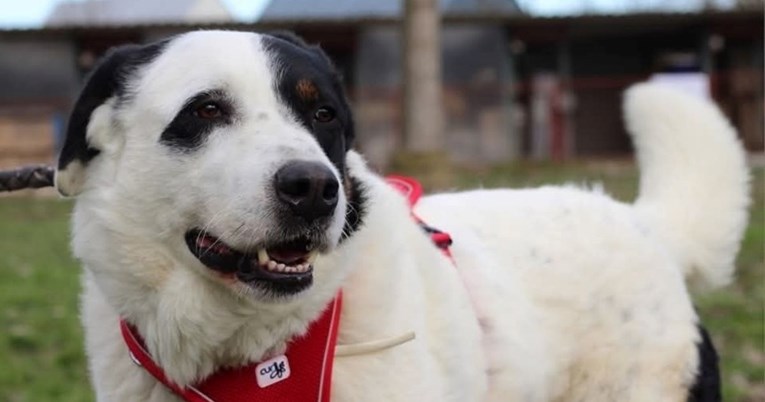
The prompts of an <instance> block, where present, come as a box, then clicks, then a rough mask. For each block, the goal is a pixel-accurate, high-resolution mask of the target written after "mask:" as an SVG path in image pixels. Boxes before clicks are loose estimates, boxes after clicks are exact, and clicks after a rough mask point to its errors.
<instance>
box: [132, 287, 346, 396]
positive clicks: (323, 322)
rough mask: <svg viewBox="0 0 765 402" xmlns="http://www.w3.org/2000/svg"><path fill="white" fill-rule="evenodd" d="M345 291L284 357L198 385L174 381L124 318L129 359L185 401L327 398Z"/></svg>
mask: <svg viewBox="0 0 765 402" xmlns="http://www.w3.org/2000/svg"><path fill="white" fill-rule="evenodd" d="M341 307H342V294H341V293H338V295H337V297H335V299H334V300H333V301H332V302H331V303H330V304H329V305H328V306H327V308H326V309H325V310H324V312H323V313H322V315H321V316H320V317H319V319H318V320H316V321H314V322H313V323H312V324H311V325H310V326H309V329H308V332H307V333H306V334H305V335H304V336H302V337H298V338H295V339H293V340H292V341H290V343H289V344H288V346H287V352H286V353H285V354H284V355H281V356H276V357H274V358H271V359H268V360H265V361H263V362H257V363H252V364H249V365H246V366H243V367H240V368H229V369H222V370H219V371H217V372H215V373H213V374H212V375H211V376H210V377H208V378H206V379H205V380H204V381H201V382H199V383H197V384H194V385H190V386H187V387H180V386H178V385H177V384H175V383H173V382H171V381H170V380H169V379H168V378H167V376H166V375H165V373H164V371H163V370H162V368H161V367H159V365H157V364H156V363H155V362H154V360H153V359H152V358H151V355H149V352H148V351H147V350H146V348H145V345H144V341H143V339H142V338H141V336H140V335H139V334H138V331H137V330H136V328H135V327H134V326H132V325H130V324H129V323H127V322H126V321H125V320H121V321H120V329H121V331H122V337H123V339H124V340H125V344H126V345H127V347H128V349H129V351H130V357H131V359H133V362H135V363H136V364H137V365H139V366H141V367H142V368H144V369H145V370H146V371H147V372H148V373H149V374H151V375H152V376H153V377H154V378H155V379H157V381H159V382H160V383H162V384H163V385H164V386H166V387H167V388H168V389H169V390H170V391H172V392H173V393H174V394H176V395H177V396H179V397H180V398H182V399H183V400H184V401H187V402H258V401H268V402H303V401H305V402H309V401H310V402H329V396H330V388H331V383H332V365H333V362H334V353H335V345H336V342H337V330H338V324H339V320H340V310H341Z"/></svg>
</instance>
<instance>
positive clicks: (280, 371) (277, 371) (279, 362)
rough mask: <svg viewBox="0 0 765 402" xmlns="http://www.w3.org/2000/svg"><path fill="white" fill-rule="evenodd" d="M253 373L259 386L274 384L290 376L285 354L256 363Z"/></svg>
mask: <svg viewBox="0 0 765 402" xmlns="http://www.w3.org/2000/svg"><path fill="white" fill-rule="evenodd" d="M255 375H256V376H257V379H258V386H259V387H260V388H265V387H268V386H269V385H274V384H276V383H277V382H280V381H284V380H286V379H288V378H290V362H289V361H288V360H287V356H285V355H281V356H276V357H274V358H272V359H268V360H266V361H264V362H263V363H260V364H258V366H257V367H255Z"/></svg>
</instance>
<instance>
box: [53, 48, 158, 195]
mask: <svg viewBox="0 0 765 402" xmlns="http://www.w3.org/2000/svg"><path fill="white" fill-rule="evenodd" d="M166 42H167V41H163V42H157V43H153V44H150V45H143V46H141V45H125V46H120V47H117V48H114V49H112V50H110V51H109V52H108V53H107V54H106V55H105V56H104V58H103V59H102V60H101V62H100V63H99V64H98V65H97V66H96V67H95V68H94V69H93V72H92V73H91V74H90V76H89V77H88V79H87V82H86V83H85V88H83V90H82V92H81V93H80V96H79V97H78V98H77V101H76V102H75V104H74V108H73V109H72V113H71V114H70V116H69V123H68V125H67V128H66V140H65V141H64V145H63V147H62V148H61V153H60V154H59V158H58V165H57V168H56V175H55V186H56V189H57V190H58V192H59V193H60V194H61V195H63V196H74V195H77V194H79V193H80V192H81V191H82V186H83V184H84V182H85V173H86V170H87V169H86V168H87V166H88V163H89V162H90V161H91V160H92V159H93V158H95V157H96V156H97V155H98V154H99V153H100V152H101V150H100V149H99V148H98V145H97V144H94V143H93V141H92V139H91V138H89V136H88V127H89V124H90V122H91V118H92V117H93V112H94V111H95V110H96V109H98V108H99V107H100V106H102V105H105V104H106V103H107V101H109V100H110V99H112V98H115V97H119V96H121V95H122V94H123V92H124V90H125V82H126V80H127V79H129V76H130V73H131V72H132V71H134V70H135V69H136V68H137V67H139V66H141V65H143V64H145V63H147V62H149V61H151V60H152V59H153V58H154V57H156V55H157V54H159V53H160V51H161V49H162V48H163V47H164V44H165V43H166Z"/></svg>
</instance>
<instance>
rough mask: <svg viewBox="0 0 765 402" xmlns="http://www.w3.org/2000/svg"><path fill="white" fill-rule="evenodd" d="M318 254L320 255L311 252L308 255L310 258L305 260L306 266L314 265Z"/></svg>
mask: <svg viewBox="0 0 765 402" xmlns="http://www.w3.org/2000/svg"><path fill="white" fill-rule="evenodd" d="M318 254H319V253H317V252H316V251H311V252H310V253H308V256H307V257H306V259H305V261H306V265H313V262H314V261H316V256H317V255H318Z"/></svg>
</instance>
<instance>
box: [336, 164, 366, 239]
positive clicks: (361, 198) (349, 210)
mask: <svg viewBox="0 0 765 402" xmlns="http://www.w3.org/2000/svg"><path fill="white" fill-rule="evenodd" d="M346 185H349V186H350V187H351V188H350V191H349V194H348V195H349V197H348V206H347V207H346V210H345V226H344V227H343V236H342V237H341V238H340V241H341V242H342V241H343V240H345V239H347V238H349V237H350V236H351V235H352V234H353V233H354V232H356V230H358V228H359V227H360V226H361V225H362V224H363V223H364V215H365V213H366V203H367V196H366V192H365V191H364V189H363V188H362V184H361V182H359V181H358V180H356V178H355V177H353V176H351V175H347V179H346Z"/></svg>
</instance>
